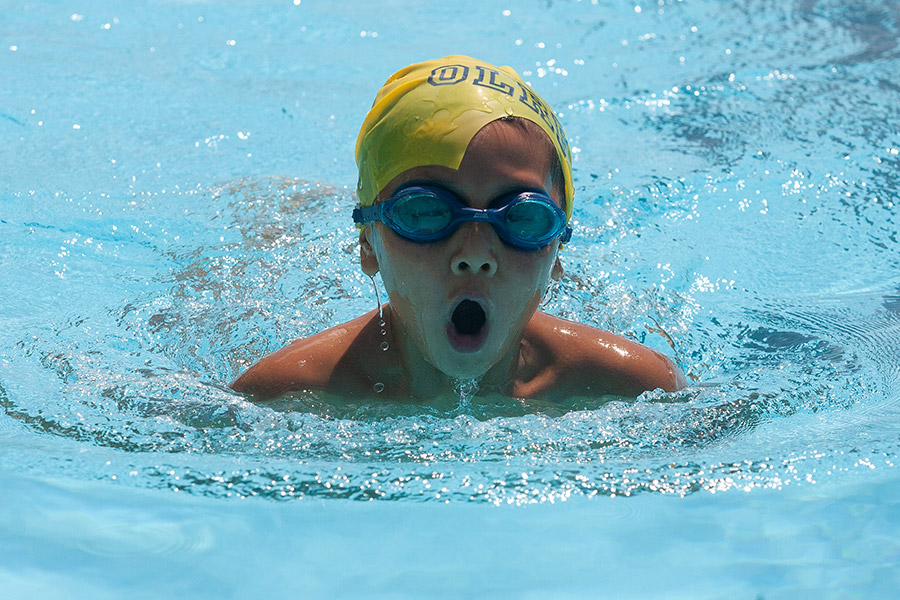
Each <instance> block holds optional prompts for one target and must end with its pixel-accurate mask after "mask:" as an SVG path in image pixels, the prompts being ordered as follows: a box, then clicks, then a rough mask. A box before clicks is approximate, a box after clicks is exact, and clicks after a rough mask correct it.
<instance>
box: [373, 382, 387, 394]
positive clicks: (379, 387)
mask: <svg viewBox="0 0 900 600" xmlns="http://www.w3.org/2000/svg"><path fill="white" fill-rule="evenodd" d="M372 391H373V392H375V393H376V394H380V393H381V392H383V391H384V384H383V383H381V382H380V381H378V382H376V383H375V385H373V386H372Z"/></svg>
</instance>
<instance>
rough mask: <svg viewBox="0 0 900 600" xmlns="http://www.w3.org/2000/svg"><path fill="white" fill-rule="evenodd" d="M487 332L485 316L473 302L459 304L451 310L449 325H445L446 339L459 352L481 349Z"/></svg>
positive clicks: (467, 301)
mask: <svg viewBox="0 0 900 600" xmlns="http://www.w3.org/2000/svg"><path fill="white" fill-rule="evenodd" d="M487 331H488V324H487V314H486V313H485V312H484V308H482V306H481V304H479V303H478V302H475V301H474V300H463V301H462V302H460V303H459V304H458V305H457V306H456V308H455V309H453V314H452V315H451V316H450V323H448V324H447V337H449V338H450V343H451V344H452V345H453V347H454V348H455V349H456V350H458V351H460V352H475V351H477V350H478V349H479V348H481V346H482V345H483V344H484V340H485V338H486V337H487Z"/></svg>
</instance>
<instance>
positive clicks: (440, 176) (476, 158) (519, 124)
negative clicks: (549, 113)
mask: <svg viewBox="0 0 900 600" xmlns="http://www.w3.org/2000/svg"><path fill="white" fill-rule="evenodd" d="M501 155H502V157H504V158H506V159H507V160H506V161H495V160H492V157H498V158H499V157H500V156H501ZM553 155H554V149H553V144H552V142H551V141H550V140H549V139H548V138H547V136H546V134H545V133H544V132H543V131H542V130H541V128H540V127H538V126H536V125H534V124H533V123H530V122H529V121H525V120H521V121H508V120H497V121H492V122H490V123H488V124H487V125H485V126H484V127H482V128H481V130H479V131H478V133H476V134H475V136H474V137H473V138H472V140H471V141H470V142H469V145H468V146H467V147H466V152H465V155H464V156H463V159H462V162H461V163H460V169H463V168H466V172H473V171H475V172H478V173H479V174H481V175H486V176H487V177H486V178H488V179H493V180H494V183H497V182H500V183H501V185H502V184H504V183H505V184H508V185H510V186H516V185H524V186H526V187H541V188H544V187H547V182H548V181H549V179H550V177H551V167H552V164H553V159H554V156H553ZM511 157H516V158H517V159H518V162H519V163H529V164H530V165H533V166H534V168H533V169H532V171H533V172H531V173H529V176H528V181H527V182H526V181H524V180H523V178H522V171H521V170H519V171H516V172H515V173H514V174H510V173H509V166H508V165H509V160H508V159H510V158H511ZM504 167H505V168H504ZM460 169H453V168H450V167H446V166H443V165H427V164H423V165H416V166H413V167H411V168H409V169H407V170H406V171H403V172H402V173H400V174H399V175H398V176H397V177H394V179H392V180H391V181H390V182H389V183H388V184H387V185H386V186H385V187H384V188H383V189H382V190H380V192H379V194H378V196H377V198H376V201H382V200H385V199H387V198H389V197H390V196H391V194H392V193H393V192H394V190H396V189H397V188H398V187H400V186H402V185H404V184H407V183H410V182H413V181H417V182H423V183H424V182H428V183H436V184H440V185H444V186H446V187H448V188H451V189H452V188H455V187H457V183H458V181H459V177H460ZM507 174H510V175H511V176H510V177H509V178H508V180H507V181H504V176H505V175H507ZM548 191H549V190H548Z"/></svg>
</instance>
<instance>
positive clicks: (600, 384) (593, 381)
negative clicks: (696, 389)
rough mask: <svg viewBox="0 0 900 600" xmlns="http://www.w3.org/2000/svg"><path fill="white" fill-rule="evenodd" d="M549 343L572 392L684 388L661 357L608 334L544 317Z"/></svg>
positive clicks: (675, 371) (677, 372)
mask: <svg viewBox="0 0 900 600" xmlns="http://www.w3.org/2000/svg"><path fill="white" fill-rule="evenodd" d="M545 318H546V319H548V322H547V324H548V325H550V326H551V330H552V331H553V335H552V338H551V339H552V340H553V342H552V343H553V344H554V346H555V347H556V348H557V350H556V351H557V353H558V354H557V355H558V356H559V358H560V361H559V364H560V365H564V367H563V369H564V371H567V372H568V373H567V377H566V378H567V379H569V381H570V382H571V383H572V384H574V387H575V388H576V389H577V390H578V391H577V392H576V389H573V390H572V391H573V392H576V393H585V392H587V390H590V391H591V392H592V393H597V392H599V393H606V394H612V395H616V396H628V397H632V398H634V397H637V396H639V395H640V394H642V393H643V392H646V391H650V390H655V389H658V388H661V389H663V390H665V391H667V392H674V391H677V390H679V389H681V388H683V387H685V386H686V385H687V380H686V379H685V377H684V374H683V373H682V372H681V369H679V368H678V366H677V365H675V363H674V362H673V361H672V360H671V359H670V358H668V357H667V356H665V355H664V354H662V353H660V352H657V351H656V350H653V349H652V348H648V347H647V346H644V345H643V344H640V343H638V342H635V341H632V340H629V339H627V338H624V337H622V336H620V335H616V334H614V333H611V332H609V331H604V330H602V329H597V328H595V327H591V326H589V325H584V324H581V323H574V322H572V321H567V320H565V319H560V318H558V317H551V316H549V315H547V316H545Z"/></svg>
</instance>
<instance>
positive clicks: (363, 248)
mask: <svg viewBox="0 0 900 600" xmlns="http://www.w3.org/2000/svg"><path fill="white" fill-rule="evenodd" d="M371 235H372V228H371V227H369V226H366V227H363V229H362V231H360V232H359V264H360V266H362V271H363V273H365V274H366V275H368V276H369V277H374V276H375V273H377V272H378V257H377V256H375V250H374V249H373V248H372V242H371V241H370V239H369V238H370V236H371Z"/></svg>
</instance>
